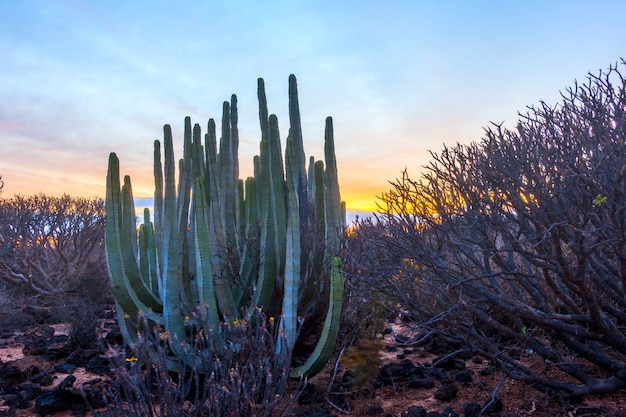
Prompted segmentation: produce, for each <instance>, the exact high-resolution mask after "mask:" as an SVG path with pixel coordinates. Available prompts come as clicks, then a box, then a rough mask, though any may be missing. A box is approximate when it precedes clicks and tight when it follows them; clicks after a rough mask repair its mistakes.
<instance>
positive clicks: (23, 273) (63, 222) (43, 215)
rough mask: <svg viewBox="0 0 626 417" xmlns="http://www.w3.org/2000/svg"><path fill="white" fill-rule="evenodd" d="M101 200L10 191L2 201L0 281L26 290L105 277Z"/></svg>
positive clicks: (47, 291)
mask: <svg viewBox="0 0 626 417" xmlns="http://www.w3.org/2000/svg"><path fill="white" fill-rule="evenodd" d="M104 229H105V216H104V201H103V200H102V199H87V198H82V197H70V196H69V195H63V196H61V197H52V196H46V195H44V194H38V195H34V196H28V197H27V196H20V195H17V196H14V197H12V198H10V199H2V200H0V283H3V284H6V285H8V286H9V287H11V288H19V289H21V290H22V291H24V292H26V293H34V294H43V295H55V294H62V293H65V292H68V291H74V290H75V289H76V287H77V284H78V280H79V279H80V278H83V277H84V276H86V275H93V274H96V275H98V276H96V277H94V278H95V279H98V278H104V279H106V278H105V274H106V273H105V272H104V270H103V268H104V267H103V264H104Z"/></svg>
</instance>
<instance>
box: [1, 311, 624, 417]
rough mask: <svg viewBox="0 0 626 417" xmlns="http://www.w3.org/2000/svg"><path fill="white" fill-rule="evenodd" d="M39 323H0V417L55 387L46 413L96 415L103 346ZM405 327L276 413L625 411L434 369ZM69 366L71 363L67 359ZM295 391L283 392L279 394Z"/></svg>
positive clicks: (470, 372) (32, 410) (476, 369)
mask: <svg viewBox="0 0 626 417" xmlns="http://www.w3.org/2000/svg"><path fill="white" fill-rule="evenodd" d="M43 308H44V309H45V308H46V307H43ZM44 316H45V314H44ZM98 320H99V329H100V335H101V337H105V336H106V335H107V334H109V332H111V334H113V335H114V334H115V327H116V323H115V319H114V318H113V316H112V314H111V310H110V309H108V311H104V310H103V313H102V314H101V315H100V317H99V318H98ZM40 321H41V320H40ZM43 321H44V323H39V324H33V323H25V324H24V325H23V326H22V327H18V328H14V329H11V330H7V329H6V328H5V329H3V328H0V334H1V336H2V337H1V339H0V372H1V374H0V417H2V416H37V415H45V414H41V413H38V411H42V410H47V409H46V408H45V407H43V408H42V406H41V401H39V400H38V398H39V397H41V396H42V395H44V394H45V393H46V392H49V391H51V390H55V389H56V390H57V391H58V390H59V389H61V388H63V389H67V390H69V391H67V392H72V393H74V394H76V395H77V396H75V397H71V398H74V400H75V401H76V402H77V404H76V405H75V406H74V407H69V408H70V409H67V410H60V411H52V412H50V413H48V414H49V415H52V416H54V417H61V416H80V415H97V414H98V412H97V411H96V412H95V413H94V412H91V411H89V410H86V408H85V407H84V405H82V404H78V403H80V395H81V392H82V393H83V394H82V395H84V393H85V392H90V390H92V391H93V392H98V390H100V391H101V390H102V389H103V388H104V386H105V385H106V384H107V381H108V380H109V375H107V374H106V372H103V371H102V369H101V368H98V366H97V365H98V364H100V365H101V364H102V363H103V362H102V361H103V360H105V358H104V356H106V355H105V353H104V350H102V349H101V350H100V351H98V352H96V353H94V352H91V351H88V349H85V351H77V350H80V348H77V347H76V346H72V345H71V343H70V340H69V335H70V332H71V330H72V329H71V325H69V324H68V323H51V324H46V323H45V320H43ZM3 323H4V327H7V325H6V322H3ZM8 327H14V326H8ZM406 330H407V328H406V327H404V325H403V324H402V323H400V322H395V323H392V324H390V325H389V329H388V332H387V334H386V335H385V336H384V340H383V343H382V344H381V345H380V351H379V355H378V356H379V357H378V359H375V360H373V361H372V359H371V358H370V359H369V360H370V362H367V361H365V362H363V363H365V367H363V366H362V365H361V367H360V368H359V369H356V368H355V365H354V364H355V363H357V362H358V361H357V362H355V361H354V360H353V361H352V362H350V361H347V360H342V361H341V362H339V364H338V365H337V364H336V363H335V364H329V366H328V367H327V368H326V369H325V370H324V371H323V372H321V373H320V374H318V375H317V376H315V377H314V378H312V379H311V380H310V381H309V385H308V386H307V387H306V388H305V389H304V391H303V392H302V393H300V395H299V398H298V401H297V403H296V404H294V405H292V406H291V407H290V408H289V410H288V411H285V410H284V407H283V411H285V415H286V416H298V417H304V416H306V417H323V416H332V415H336V416H386V417H387V416H394V417H396V416H397V417H418V416H419V417H426V416H427V417H436V416H442V415H445V416H449V417H452V416H455V415H456V416H467V417H470V416H478V415H480V413H481V410H482V413H483V414H482V415H490V416H510V417H512V416H567V417H582V416H606V417H626V411H625V410H626V392H624V390H622V391H620V392H618V393H614V394H607V395H595V396H590V397H587V398H584V399H581V400H580V401H578V402H577V403H575V404H572V403H564V402H560V401H558V399H554V398H549V397H547V396H546V395H544V394H543V393H541V392H539V391H537V390H535V389H533V388H531V387H529V386H528V385H526V384H524V383H522V382H520V381H515V380H511V379H510V378H506V377H505V376H504V375H503V374H502V373H501V372H500V371H498V370H497V369H495V368H494V367H493V366H491V365H490V364H489V362H488V361H486V360H485V359H482V358H477V357H470V358H466V359H463V360H459V359H454V358H452V359H449V360H443V361H441V360H439V364H437V366H433V363H436V362H437V360H438V359H441V358H442V357H444V356H445V353H442V352H438V353H433V351H432V350H434V349H430V348H429V347H419V346H410V345H407V344H406V343H405V344H402V343H399V340H403V339H402V336H403V334H404V333H405V332H406ZM111 337H112V336H111V335H109V336H108V339H106V340H105V339H103V344H101V346H104V345H105V344H106V343H109V342H110V341H111V340H115V339H114V337H115V336H113V339H112V338H111ZM37 340H40V341H41V340H43V341H46V343H47V345H46V346H41V345H37V344H36V343H34V341H37ZM431 347H432V346H431ZM355 352H357V353H358V349H357V350H356V351H355ZM355 352H352V353H350V352H343V354H342V357H344V359H346V357H348V356H350V355H351V354H352V355H354V354H355ZM370 356H371V355H370ZM525 360H527V361H528V363H529V364H531V365H533V366H542V362H541V361H540V360H539V358H536V357H532V356H528V357H527V358H526V359H525ZM68 363H69V364H70V365H72V363H74V364H78V366H67V365H68ZM45 377H49V378H48V379H49V380H47V381H46V379H47V378H45ZM72 377H75V379H74V378H72ZM60 387H61V388H60ZM295 394H296V393H295V392H294V391H292V392H290V393H288V395H287V397H289V395H295ZM284 402H285V404H287V401H286V400H285V401H284ZM36 404H39V407H37V406H36ZM48 410H53V408H52V409H48ZM279 411H280V410H279ZM181 415H183V414H182V412H181Z"/></svg>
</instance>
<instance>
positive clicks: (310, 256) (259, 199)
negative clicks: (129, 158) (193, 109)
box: [106, 75, 345, 377]
mask: <svg viewBox="0 0 626 417" xmlns="http://www.w3.org/2000/svg"><path fill="white" fill-rule="evenodd" d="M258 99H259V122H260V126H261V143H260V154H259V155H258V156H256V157H255V158H254V176H253V177H249V178H247V179H245V181H244V180H241V179H239V178H238V177H239V165H238V164H239V162H238V156H237V155H238V146H239V145H238V142H239V137H238V128H237V119H238V112H237V97H236V96H235V95H233V96H232V97H231V100H230V102H224V105H223V112H222V128H221V137H220V139H219V141H218V140H217V136H216V126H215V122H214V121H213V119H211V120H209V123H208V127H207V133H206V135H205V136H204V143H203V142H202V137H201V131H200V126H199V125H197V124H196V125H195V126H193V128H192V126H191V120H190V119H189V118H186V119H185V129H184V144H183V158H182V159H181V160H180V161H179V162H178V169H179V173H178V183H177V182H176V175H175V170H176V161H175V159H174V152H173V140H172V132H171V129H170V127H169V126H168V125H166V126H165V127H164V139H163V151H164V155H163V158H162V155H161V143H160V142H159V141H155V143H154V176H155V193H154V220H153V221H151V219H150V213H149V212H148V211H146V212H144V221H143V224H141V225H140V228H139V234H138V235H137V232H136V228H135V213H134V205H133V199H132V188H131V183H130V178H129V177H125V178H124V182H123V185H120V173H119V161H118V158H117V156H116V155H115V153H111V155H110V157H109V169H108V173H107V196H106V209H107V230H106V249H107V264H108V267H109V276H110V280H111V284H112V287H113V293H114V297H115V300H116V306H117V311H118V317H119V320H120V323H121V328H122V332H123V334H124V337H125V339H126V341H127V342H128V343H133V342H134V341H135V339H136V337H137V328H136V326H137V322H138V317H139V314H140V313H142V314H143V316H145V317H146V318H147V319H148V320H149V322H150V323H152V324H153V325H159V326H162V327H164V330H165V331H166V332H167V335H168V337H169V340H170V347H171V351H172V353H173V354H174V355H178V356H181V357H182V358H183V359H184V360H185V361H187V362H188V363H191V361H192V360H193V359H191V358H185V357H184V356H185V354H184V353H183V350H182V349H181V345H182V344H183V343H184V342H185V340H186V338H187V336H186V335H187V334H188V332H187V329H186V327H185V326H186V320H185V317H186V316H188V315H190V314H194V313H195V314H199V315H200V317H201V320H202V323H204V325H205V326H208V327H209V328H213V327H215V326H217V325H218V324H220V322H224V321H234V320H235V319H239V318H244V319H245V318H246V316H247V312H248V311H249V309H250V308H261V309H262V311H264V312H265V314H267V315H268V316H269V317H276V318H279V319H280V327H279V328H280V329H281V335H284V338H283V339H282V340H284V342H280V341H278V342H279V343H278V344H277V345H278V346H279V353H280V354H281V355H284V357H285V358H286V360H290V358H291V352H293V349H294V346H295V345H296V343H297V338H298V334H300V333H301V332H302V330H303V328H306V326H307V323H311V326H309V331H311V329H318V331H319V326H318V327H315V326H313V325H314V324H315V323H316V320H315V319H317V318H321V317H325V320H324V323H323V326H322V330H321V335H320V338H319V342H318V345H317V346H316V347H315V349H314V350H313V353H312V354H311V356H310V357H309V358H307V359H306V360H305V361H304V363H303V364H302V365H300V366H298V367H297V368H295V369H293V370H292V372H291V375H292V376H294V377H297V376H299V375H312V374H314V373H316V372H319V370H321V369H322V368H323V366H324V364H325V363H326V361H327V360H328V358H329V356H330V354H331V353H332V349H333V347H334V344H335V340H336V338H337V333H338V328H339V316H340V312H341V300H342V293H343V277H342V275H341V272H340V262H339V246H340V237H341V233H342V230H343V228H345V211H344V210H343V209H342V203H341V201H340V194H339V185H338V181H337V167H336V160H335V154H334V142H333V140H334V139H333V128H332V119H331V118H327V120H326V133H325V152H324V159H325V163H324V162H322V161H315V159H314V158H313V157H311V159H310V161H309V167H308V169H307V168H306V166H305V162H306V159H305V153H304V149H303V141H302V129H301V125H300V111H299V106H298V93H297V84H296V78H295V77H294V76H293V75H291V76H290V77H289V118H290V124H291V126H290V129H289V136H288V137H287V139H286V150H285V160H284V165H283V156H282V152H281V144H280V135H279V130H278V119H277V118H276V116H275V115H269V113H268V110H267V100H266V97H265V86H264V82H263V80H262V79H259V80H258ZM218 148H219V149H218ZM324 165H325V167H324ZM324 311H325V314H324ZM303 319H304V321H303ZM303 322H304V324H303ZM319 325H321V323H319Z"/></svg>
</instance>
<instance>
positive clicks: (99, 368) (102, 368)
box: [85, 357, 110, 375]
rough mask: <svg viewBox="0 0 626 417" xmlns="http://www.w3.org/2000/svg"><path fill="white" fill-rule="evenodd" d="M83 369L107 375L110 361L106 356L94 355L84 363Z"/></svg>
mask: <svg viewBox="0 0 626 417" xmlns="http://www.w3.org/2000/svg"><path fill="white" fill-rule="evenodd" d="M85 370H86V371H87V372H91V373H93V374H96V375H107V374H108V373H109V371H110V362H109V360H108V359H107V358H101V357H94V358H91V359H90V360H89V361H88V362H87V363H86V364H85Z"/></svg>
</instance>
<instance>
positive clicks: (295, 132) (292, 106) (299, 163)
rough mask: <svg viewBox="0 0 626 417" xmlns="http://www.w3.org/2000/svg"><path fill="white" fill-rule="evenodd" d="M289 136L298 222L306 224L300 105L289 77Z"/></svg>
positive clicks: (307, 214) (304, 164)
mask: <svg viewBox="0 0 626 417" xmlns="http://www.w3.org/2000/svg"><path fill="white" fill-rule="evenodd" d="M289 125H290V128H289V136H291V137H292V138H293V145H294V156H295V161H294V163H295V169H296V170H297V175H296V176H297V184H298V187H297V188H296V190H297V193H298V201H300V202H301V204H300V209H299V210H300V220H301V222H302V224H306V222H307V219H308V217H309V206H308V204H305V202H306V201H307V200H308V198H307V194H308V190H307V171H306V160H305V155H304V141H303V139H302V123H301V121H300V105H299V102H298V83H297V80H296V76H295V75H293V74H291V75H289Z"/></svg>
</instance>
